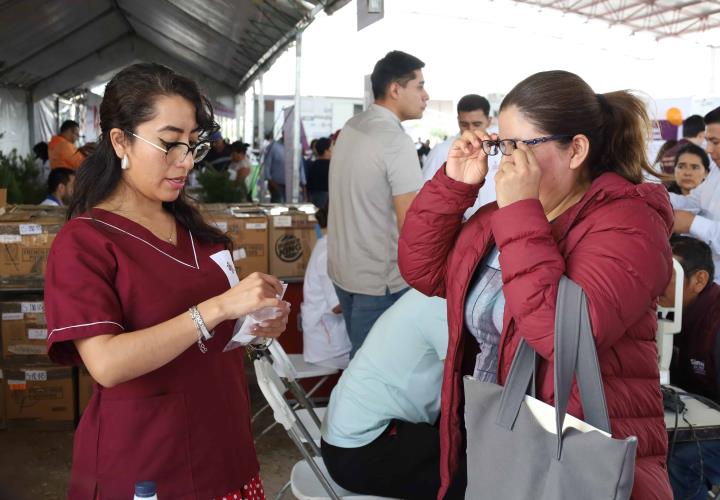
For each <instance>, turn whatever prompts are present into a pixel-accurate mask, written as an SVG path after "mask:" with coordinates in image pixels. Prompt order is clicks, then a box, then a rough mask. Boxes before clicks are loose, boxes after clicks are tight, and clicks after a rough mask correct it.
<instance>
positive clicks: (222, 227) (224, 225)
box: [213, 221, 228, 233]
mask: <svg viewBox="0 0 720 500" xmlns="http://www.w3.org/2000/svg"><path fill="white" fill-rule="evenodd" d="M213 224H214V225H215V227H216V228H218V229H219V230H220V231H222V232H223V233H227V230H228V224H227V222H223V221H220V222H213Z"/></svg>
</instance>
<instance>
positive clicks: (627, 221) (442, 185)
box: [399, 71, 672, 500]
mask: <svg viewBox="0 0 720 500" xmlns="http://www.w3.org/2000/svg"><path fill="white" fill-rule="evenodd" d="M499 129H500V138H498V137H497V136H495V135H493V136H492V137H490V136H487V135H485V134H480V133H478V134H476V135H473V134H472V133H466V134H464V135H463V136H462V137H461V138H460V139H459V140H458V141H457V142H456V143H455V144H454V145H453V148H452V150H451V152H450V155H449V158H448V162H447V164H446V166H445V167H444V168H442V169H441V170H440V171H439V172H438V173H437V175H436V176H435V177H434V178H433V180H432V181H431V182H429V183H427V184H426V185H425V186H424V187H423V189H422V190H421V191H420V193H419V194H418V196H417V198H416V199H415V201H414V203H413V205H412V207H411V208H410V211H409V212H408V215H407V218H406V221H405V225H404V227H403V229H402V234H401V237H400V242H399V263H400V269H401V271H402V274H403V277H404V278H405V279H406V280H407V281H408V283H410V284H411V285H412V286H413V287H415V288H417V289H418V290H420V291H421V292H423V293H425V294H427V295H440V296H445V297H447V301H448V322H449V344H448V352H447V358H446V360H445V373H444V379H443V388H442V412H441V418H440V440H441V462H440V463H441V477H442V485H443V486H442V487H441V489H440V492H439V493H438V498H439V499H442V498H443V496H444V492H445V491H446V488H447V486H448V484H449V483H450V481H451V479H452V478H453V476H454V474H455V472H456V470H457V467H458V464H459V457H460V455H461V454H462V453H464V449H463V447H464V445H463V437H462V433H463V429H464V423H463V417H462V415H463V408H462V406H463V402H462V391H461V381H462V376H463V375H464V374H468V373H472V370H473V365H474V364H475V362H476V355H477V353H478V342H476V341H475V339H474V338H473V336H471V335H470V334H469V331H468V327H467V324H468V323H467V315H466V312H467V311H466V296H467V294H468V290H469V289H470V290H471V291H472V290H473V288H474V285H476V284H477V281H478V279H482V271H483V269H482V268H481V269H479V272H478V273H476V270H477V269H478V268H479V265H488V264H487V262H488V261H489V260H490V259H485V257H486V256H488V255H489V254H490V253H491V251H492V250H493V248H494V247H497V250H498V251H499V252H500V258H499V264H500V268H501V275H502V294H501V297H502V299H503V300H504V301H505V307H504V315H503V319H502V327H501V328H500V330H501V331H502V335H501V336H500V337H499V339H498V341H497V344H498V345H497V349H498V352H499V358H498V363H497V381H498V383H500V384H502V383H503V382H504V380H505V378H506V376H507V374H508V371H509V369H510V363H511V362H512V358H513V355H514V354H515V350H516V348H517V346H518V343H519V341H520V338H524V339H525V340H526V341H527V342H528V343H529V344H530V345H531V346H532V347H533V348H534V349H535V350H536V351H537V352H538V353H539V354H540V356H542V358H543V360H542V362H541V365H540V367H539V372H538V379H537V394H538V395H539V397H540V398H542V399H543V400H544V401H546V402H548V403H550V404H552V403H553V399H554V397H553V396H554V395H553V364H552V363H553V327H554V318H555V303H556V295H557V287H558V282H559V280H560V277H561V276H562V275H563V274H565V275H567V276H568V277H569V278H570V279H572V280H573V281H575V282H576V283H578V284H579V285H580V286H581V287H582V288H583V290H584V291H585V294H586V295H587V298H588V303H589V309H590V317H591V322H592V327H593V334H594V336H595V340H596V345H597V350H598V356H599V359H600V365H601V370H602V375H603V381H604V385H605V394H606V398H607V404H608V411H609V414H610V421H611V426H612V432H613V435H614V436H615V437H618V438H623V437H626V436H630V435H634V436H637V437H638V453H637V461H636V470H635V483H634V487H633V498H634V499H636V500H645V499H671V498H672V493H671V491H670V486H669V483H668V478H667V469H666V458H665V456H666V453H667V434H666V430H665V425H664V421H663V407H662V396H661V393H660V381H659V374H658V366H657V351H656V346H655V331H656V327H657V321H656V316H655V307H656V298H657V297H658V295H660V293H661V292H662V291H663V290H664V287H665V285H666V284H667V283H668V281H669V280H670V276H671V272H672V261H671V251H670V246H669V244H668V238H669V236H670V232H671V229H672V209H671V207H670V203H669V201H668V195H667V193H666V192H665V190H664V189H663V187H662V186H661V185H657V184H643V183H642V181H643V172H644V171H651V169H650V167H649V165H648V162H647V159H646V157H645V151H646V149H645V141H646V139H647V137H648V131H649V120H648V117H647V114H646V111H645V106H644V105H643V103H642V102H641V101H640V100H639V99H637V98H636V97H634V96H632V95H631V94H629V93H627V92H623V91H621V92H612V93H608V94H602V95H598V94H595V93H594V91H593V90H592V89H591V88H590V87H589V86H588V85H587V83H585V82H584V81H583V80H582V79H581V78H579V77H578V76H576V75H574V74H572V73H567V72H564V71H550V72H544V73H538V74H535V75H533V76H531V77H529V78H527V79H526V80H524V81H523V82H521V83H519V84H518V85H517V86H516V87H515V88H514V89H513V90H512V91H511V92H510V93H509V94H508V95H507V97H506V98H505V100H504V101H503V103H502V105H501V107H500V115H499ZM508 139H511V140H510V141H508ZM537 139H540V140H537ZM482 141H486V142H482ZM498 150H501V151H498ZM487 153H491V154H492V153H501V154H503V158H502V163H501V167H500V170H499V171H498V173H497V175H496V177H495V183H496V193H497V204H495V203H492V204H489V205H486V206H485V207H483V208H482V209H480V211H478V212H477V213H476V214H475V215H474V216H473V217H472V218H471V219H470V220H468V221H467V222H465V223H463V222H462V218H463V212H464V211H465V210H466V209H467V208H468V207H470V206H471V205H472V204H473V201H474V200H475V198H476V197H477V193H478V189H480V187H481V186H482V184H483V182H484V178H485V175H486V174H487ZM507 154H509V155H507ZM478 276H479V277H480V278H478ZM495 279H497V278H495ZM476 293H477V292H476ZM482 293H484V292H480V293H479V294H478V295H479V296H480V297H481V295H482ZM468 307H470V306H468ZM477 359H480V357H478V358H477ZM478 363H479V361H478ZM569 412H570V413H571V414H573V415H575V416H577V417H580V418H582V408H581V405H580V402H579V398H578V393H577V387H576V386H575V387H573V391H572V394H571V399H570V404H569ZM471 474H472V464H468V475H471ZM580 495H581V494H580Z"/></svg>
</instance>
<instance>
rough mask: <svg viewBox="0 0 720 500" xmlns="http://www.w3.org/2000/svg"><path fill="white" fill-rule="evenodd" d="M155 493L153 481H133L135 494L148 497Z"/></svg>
mask: <svg viewBox="0 0 720 500" xmlns="http://www.w3.org/2000/svg"><path fill="white" fill-rule="evenodd" d="M156 494H157V486H156V485H155V481H140V482H139V483H135V496H136V497H140V498H150V497H152V496H153V495H156Z"/></svg>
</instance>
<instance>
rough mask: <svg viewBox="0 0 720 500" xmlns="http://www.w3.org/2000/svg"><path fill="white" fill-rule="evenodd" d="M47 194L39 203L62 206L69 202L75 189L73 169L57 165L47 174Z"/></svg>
mask: <svg viewBox="0 0 720 500" xmlns="http://www.w3.org/2000/svg"><path fill="white" fill-rule="evenodd" d="M47 184H48V196H47V198H45V199H44V200H43V201H42V202H41V203H40V204H41V205H47V206H52V207H63V206H65V205H67V204H68V203H69V202H70V199H71V198H72V194H73V190H74V189H75V171H74V170H70V169H69V168H64V167H58V168H54V169H52V170H51V171H50V174H49V175H48V180H47Z"/></svg>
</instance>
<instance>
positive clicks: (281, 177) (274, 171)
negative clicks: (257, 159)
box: [263, 141, 285, 184]
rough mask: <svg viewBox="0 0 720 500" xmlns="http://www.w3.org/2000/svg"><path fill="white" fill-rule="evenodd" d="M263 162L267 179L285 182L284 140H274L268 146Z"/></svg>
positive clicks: (279, 182)
mask: <svg viewBox="0 0 720 500" xmlns="http://www.w3.org/2000/svg"><path fill="white" fill-rule="evenodd" d="M263 164H264V166H265V179H267V180H273V181H275V182H277V183H278V184H285V145H284V144H283V143H282V142H280V141H273V142H272V144H270V145H269V146H268V149H267V151H266V152H265V159H264V160H263Z"/></svg>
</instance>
